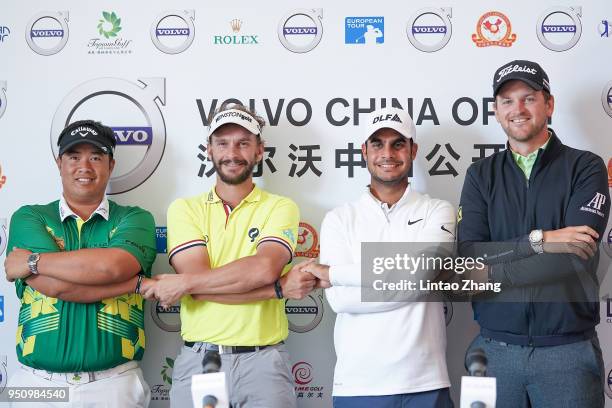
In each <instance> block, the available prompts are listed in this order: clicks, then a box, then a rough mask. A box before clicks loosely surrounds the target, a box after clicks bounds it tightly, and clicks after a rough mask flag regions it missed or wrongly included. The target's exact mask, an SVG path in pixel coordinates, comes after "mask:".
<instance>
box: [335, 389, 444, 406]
mask: <svg viewBox="0 0 612 408" xmlns="http://www.w3.org/2000/svg"><path fill="white" fill-rule="evenodd" d="M334 408H453V401H452V400H451V399H450V392H449V390H448V388H442V389H439V390H433V391H424V392H415V393H410V394H397V395H373V396H363V397H334Z"/></svg>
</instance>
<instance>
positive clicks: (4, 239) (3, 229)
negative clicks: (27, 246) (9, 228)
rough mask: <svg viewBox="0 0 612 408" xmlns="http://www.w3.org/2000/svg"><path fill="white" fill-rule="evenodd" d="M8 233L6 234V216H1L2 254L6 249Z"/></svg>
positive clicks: (0, 253)
mask: <svg viewBox="0 0 612 408" xmlns="http://www.w3.org/2000/svg"><path fill="white" fill-rule="evenodd" d="M7 240H8V238H7V234H6V218H0V256H2V254H4V251H5V250H6V242H7Z"/></svg>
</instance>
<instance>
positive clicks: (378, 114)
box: [365, 107, 416, 141]
mask: <svg viewBox="0 0 612 408" xmlns="http://www.w3.org/2000/svg"><path fill="white" fill-rule="evenodd" d="M384 128H390V129H393V130H396V131H397V132H398V133H399V134H401V135H402V136H404V137H405V138H406V139H413V140H416V127H415V126H414V122H413V121H412V118H411V117H410V115H409V114H408V112H407V111H405V110H403V109H399V108H392V107H388V108H382V109H378V110H375V111H374V112H372V113H370V115H369V116H368V119H367V125H366V133H365V136H366V137H365V139H366V141H367V140H368V139H369V138H370V136H372V135H373V134H374V132H376V131H377V130H379V129H384Z"/></svg>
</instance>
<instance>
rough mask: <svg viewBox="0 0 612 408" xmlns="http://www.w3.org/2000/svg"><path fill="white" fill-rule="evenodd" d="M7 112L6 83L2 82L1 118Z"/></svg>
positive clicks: (0, 86) (0, 87) (0, 89)
mask: <svg viewBox="0 0 612 408" xmlns="http://www.w3.org/2000/svg"><path fill="white" fill-rule="evenodd" d="M5 111H6V81H0V118H1V117H2V115H4V112H5Z"/></svg>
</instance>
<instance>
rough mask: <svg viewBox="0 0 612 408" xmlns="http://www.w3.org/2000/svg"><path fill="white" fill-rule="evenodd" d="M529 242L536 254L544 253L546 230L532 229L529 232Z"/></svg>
mask: <svg viewBox="0 0 612 408" xmlns="http://www.w3.org/2000/svg"><path fill="white" fill-rule="evenodd" d="M529 243H530V244H531V248H533V250H534V251H535V253H536V254H542V253H544V232H542V230H541V229H536V230H533V231H531V232H530V233H529Z"/></svg>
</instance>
